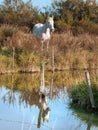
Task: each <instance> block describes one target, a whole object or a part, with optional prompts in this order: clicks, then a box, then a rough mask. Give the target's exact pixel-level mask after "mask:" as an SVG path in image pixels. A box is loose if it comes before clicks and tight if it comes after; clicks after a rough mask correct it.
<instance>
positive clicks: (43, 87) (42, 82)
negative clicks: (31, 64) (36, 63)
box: [40, 63, 45, 92]
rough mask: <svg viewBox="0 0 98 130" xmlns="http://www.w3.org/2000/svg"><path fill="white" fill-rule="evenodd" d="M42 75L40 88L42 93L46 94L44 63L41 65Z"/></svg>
mask: <svg viewBox="0 0 98 130" xmlns="http://www.w3.org/2000/svg"><path fill="white" fill-rule="evenodd" d="M40 74H41V86H40V91H42V92H44V91H45V80H44V63H41V68H40Z"/></svg>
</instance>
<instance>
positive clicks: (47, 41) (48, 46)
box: [47, 41, 49, 52]
mask: <svg viewBox="0 0 98 130" xmlns="http://www.w3.org/2000/svg"><path fill="white" fill-rule="evenodd" d="M48 48H49V41H47V52H48Z"/></svg>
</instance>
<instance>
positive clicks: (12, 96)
mask: <svg viewBox="0 0 98 130" xmlns="http://www.w3.org/2000/svg"><path fill="white" fill-rule="evenodd" d="M13 82H14V75H13V74H12V87H11V98H10V99H11V103H13V102H14V94H13Z"/></svg>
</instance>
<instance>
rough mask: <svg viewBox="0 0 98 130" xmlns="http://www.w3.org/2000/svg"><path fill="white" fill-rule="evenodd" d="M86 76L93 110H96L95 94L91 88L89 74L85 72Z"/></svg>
mask: <svg viewBox="0 0 98 130" xmlns="http://www.w3.org/2000/svg"><path fill="white" fill-rule="evenodd" d="M85 76H86V82H87V88H88V93H89V98H90V102H91V106H92V108H95V102H94V97H93V92H92V88H91V82H90V75H89V72H85Z"/></svg>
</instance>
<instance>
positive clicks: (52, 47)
mask: <svg viewBox="0 0 98 130" xmlns="http://www.w3.org/2000/svg"><path fill="white" fill-rule="evenodd" d="M52 71H53V72H54V47H52Z"/></svg>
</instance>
